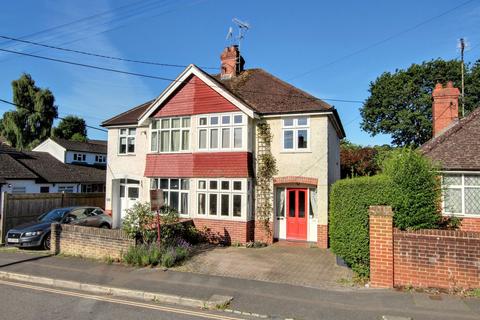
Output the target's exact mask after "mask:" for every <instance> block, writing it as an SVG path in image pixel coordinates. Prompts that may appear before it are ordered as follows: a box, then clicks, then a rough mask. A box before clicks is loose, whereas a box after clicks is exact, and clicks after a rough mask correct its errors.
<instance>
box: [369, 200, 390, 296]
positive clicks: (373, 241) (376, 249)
mask: <svg viewBox="0 0 480 320" xmlns="http://www.w3.org/2000/svg"><path fill="white" fill-rule="evenodd" d="M369 220H370V285H371V286H372V287H373V288H393V213H392V207H390V206H371V207H370V208H369Z"/></svg>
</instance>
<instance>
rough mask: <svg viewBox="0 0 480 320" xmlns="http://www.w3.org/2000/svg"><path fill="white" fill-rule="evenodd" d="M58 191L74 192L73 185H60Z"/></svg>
mask: <svg viewBox="0 0 480 320" xmlns="http://www.w3.org/2000/svg"><path fill="white" fill-rule="evenodd" d="M58 192H65V193H73V186H58Z"/></svg>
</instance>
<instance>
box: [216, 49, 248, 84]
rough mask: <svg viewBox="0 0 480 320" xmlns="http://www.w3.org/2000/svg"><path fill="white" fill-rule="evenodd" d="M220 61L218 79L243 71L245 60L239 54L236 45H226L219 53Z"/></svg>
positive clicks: (227, 77) (228, 77)
mask: <svg viewBox="0 0 480 320" xmlns="http://www.w3.org/2000/svg"><path fill="white" fill-rule="evenodd" d="M220 59H221V61H222V65H221V70H222V73H221V75H220V79H222V80H223V79H230V78H232V77H235V76H237V75H238V74H240V72H242V71H243V65H244V64H245V60H243V57H242V56H241V55H240V50H239V49H238V46H237V45H232V46H230V47H226V48H225V49H224V50H223V52H222V54H221V55H220Z"/></svg>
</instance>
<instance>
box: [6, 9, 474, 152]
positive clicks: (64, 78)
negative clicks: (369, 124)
mask: <svg viewBox="0 0 480 320" xmlns="http://www.w3.org/2000/svg"><path fill="white" fill-rule="evenodd" d="M463 2H466V0H465V1H453V0H450V1H449V0H434V1H407V0H405V1H254V0H251V1H220V0H156V1H154V0H144V1H139V0H117V1H113V0H110V1H108V0H84V1H73V0H68V1H54V0H38V1H26V0H17V1H4V2H3V3H2V10H1V11H0V30H1V31H0V34H1V35H7V36H12V37H21V36H25V35H28V34H32V33H35V32H38V31H41V30H45V29H49V28H53V27H56V26H59V25H62V24H66V23H69V22H72V21H75V20H78V19H81V18H84V17H87V16H92V15H95V14H97V16H96V17H93V18H90V19H85V20H83V21H80V22H77V23H73V24H69V25H68V26H65V27H62V28H56V29H53V30H50V31H48V32H44V33H41V34H37V35H35V36H32V37H29V38H26V39H28V40H32V41H37V42H43V43H46V44H51V45H57V46H65V47H69V48H73V49H77V50H83V51H91V52H95V53H100V54H105V55H111V56H119V57H124V58H130V59H139V60H150V61H157V62H162V63H171V64H182V65H186V64H189V63H195V64H197V65H199V66H207V67H218V66H219V63H220V62H219V55H220V52H221V51H222V49H223V47H224V46H225V45H226V44H227V43H226V41H225V35H226V33H227V30H228V28H229V27H230V26H232V25H233V24H232V22H231V19H232V18H233V17H238V18H240V19H242V20H245V21H248V22H249V23H250V24H251V26H252V28H251V30H250V31H249V32H248V34H247V36H246V39H245V40H244V41H243V43H242V54H243V56H244V57H245V60H246V67H247V68H253V67H260V68H264V69H265V70H267V71H269V72H271V73H273V74H274V75H276V76H278V77H280V78H282V79H284V80H287V81H289V82H291V83H292V84H294V85H295V86H297V87H299V88H301V89H303V90H306V91H308V92H310V93H311V94H313V95H315V96H317V97H319V98H330V99H345V100H360V101H363V100H364V99H366V98H367V97H368V86H369V83H370V82H371V81H374V80H375V78H376V77H377V76H378V75H380V74H381V73H382V72H384V71H394V70H395V69H398V68H405V67H408V66H409V65H410V64H411V63H414V62H417V63H420V62H422V61H424V60H430V59H433V58H443V59H451V58H455V57H458V55H459V52H458V49H457V41H458V39H459V38H460V37H465V38H466V39H467V42H468V43H469V44H470V48H471V49H470V50H467V52H466V59H467V61H474V60H476V59H478V58H480V46H479V44H480V34H479V33H478V30H480V1H479V0H475V1H472V2H470V3H468V4H466V5H464V6H462V7H460V8H458V9H456V10H454V11H452V12H450V13H448V14H446V15H443V16H442V17H439V18H437V19H433V20H431V21H428V20H429V19H430V18H432V17H434V16H437V15H439V14H441V13H443V12H445V11H448V10H449V9H452V8H454V7H456V6H458V5H459V4H461V3H463ZM125 6H127V7H125ZM105 12H106V13H105ZM102 13H104V14H102ZM425 21H428V22H427V23H425V24H422V25H421V26H419V27H418V28H415V29H414V30H411V31H408V32H405V33H402V34H401V35H399V36H396V37H394V38H392V39H391V40H389V41H385V42H383V43H381V44H379V45H377V46H373V47H372V44H375V43H377V42H379V41H381V40H382V39H385V38H388V37H390V36H392V35H396V34H398V33H399V32H401V31H403V30H406V29H409V28H411V27H413V26H416V25H418V24H420V23H423V22H425ZM475 30H477V32H475ZM0 48H8V49H10V50H16V51H22V52H28V53H35V54H38V55H44V56H48V57H54V58H60V59H65V60H70V61H75V62H82V63H88V64H94V65H99V66H104V67H110V68H115V69H121V70H125V71H129V72H138V73H146V74H151V75H156V76H160V77H166V78H174V77H176V75H177V74H178V73H179V72H181V70H182V69H180V68H170V67H159V66H145V65H138V64H133V63H127V62H118V61H111V60H105V59H100V58H94V57H86V56H82V55H76V54H73V53H64V52H59V51H55V50H51V49H45V48H38V47H33V46H31V45H22V44H15V43H11V42H5V40H2V39H0ZM363 48H369V49H367V50H363V51H362V52H360V53H358V54H354V55H351V56H350V57H347V58H343V59H339V58H342V57H344V56H346V55H349V54H351V53H353V52H357V51H358V50H360V49H363ZM332 62H333V63H332ZM207 71H208V70H207ZM22 72H27V73H30V74H31V75H32V76H33V78H34V79H35V80H36V82H37V85H39V86H41V87H48V88H50V89H51V90H52V91H53V93H54V95H55V97H56V102H57V105H58V106H59V113H60V115H67V114H76V115H79V116H82V117H84V118H85V120H86V121H87V123H88V124H89V125H91V126H98V125H99V124H100V122H101V121H102V120H105V119H107V118H109V117H111V116H113V115H115V114H118V113H120V112H123V111H125V110H127V109H128V108H130V107H133V106H135V105H136V104H140V103H142V102H144V101H146V100H149V99H151V98H153V97H155V96H157V95H158V94H159V93H160V92H161V91H162V90H163V88H165V86H166V85H168V82H165V81H159V80H154V79H145V78H138V77H133V76H128V75H121V74H115V73H107V72H104V71H99V70H91V69H84V68H80V67H75V66H69V65H63V64H58V63H55V62H47V61H43V60H37V59H33V58H29V57H20V56H16V55H12V54H8V53H1V52H0V98H2V99H6V100H11V99H12V92H11V84H10V83H11V81H12V80H14V79H17V78H18V77H19V76H20V74H21V73H22ZM307 72H308V73H307ZM327 102H329V103H331V104H333V105H334V106H335V107H336V108H337V109H338V111H339V113H340V116H341V119H342V122H343V124H344V126H345V129H346V132H347V138H348V139H349V140H351V141H353V142H355V143H359V144H364V145H373V144H384V143H389V142H390V137H389V136H388V135H379V136H375V137H371V136H370V135H369V134H368V133H365V132H363V131H362V130H361V129H360V122H361V118H360V114H359V107H360V106H361V103H345V102H332V101H327ZM8 109H10V106H8V105H5V104H0V115H1V114H2V113H3V112H5V111H6V110H8ZM89 137H90V138H97V139H105V138H106V134H104V133H102V132H98V131H95V130H92V129H90V130H89Z"/></svg>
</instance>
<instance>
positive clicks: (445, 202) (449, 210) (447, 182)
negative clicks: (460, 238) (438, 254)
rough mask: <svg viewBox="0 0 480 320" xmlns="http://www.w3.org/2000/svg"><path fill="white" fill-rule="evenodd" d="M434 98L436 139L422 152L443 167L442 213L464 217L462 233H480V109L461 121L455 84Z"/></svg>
mask: <svg viewBox="0 0 480 320" xmlns="http://www.w3.org/2000/svg"><path fill="white" fill-rule="evenodd" d="M432 95H433V107H432V114H433V117H432V118H433V138H432V139H431V140H430V141H428V142H426V143H425V144H424V145H423V146H422V147H421V150H422V152H423V153H424V154H425V155H426V156H427V157H429V158H430V159H432V160H433V161H435V162H436V163H438V165H439V166H440V169H441V175H442V191H443V196H442V212H443V214H444V215H450V216H457V217H460V218H462V224H461V229H462V230H465V231H480V108H477V109H475V110H474V111H472V112H471V113H470V114H469V115H468V116H466V117H464V118H462V119H459V114H458V100H459V99H458V98H459V96H460V91H459V90H458V88H454V87H453V84H452V82H448V83H447V85H446V86H445V87H444V86H442V84H437V85H436V87H435V89H434V90H433V94H432Z"/></svg>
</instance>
